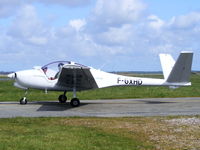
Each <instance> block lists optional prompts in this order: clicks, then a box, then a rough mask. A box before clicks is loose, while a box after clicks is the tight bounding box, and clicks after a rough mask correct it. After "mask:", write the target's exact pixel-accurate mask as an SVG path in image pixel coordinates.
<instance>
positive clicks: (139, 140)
mask: <svg viewBox="0 0 200 150" xmlns="http://www.w3.org/2000/svg"><path fill="white" fill-rule="evenodd" d="M199 124H200V117H199V116H195V117H188V116H187V117H186V116H179V117H134V118H74V117H73V118H12V119H0V126H1V128H0V149H1V150H8V149H12V150H23V149H29V150H36V149H37V150H40V149H41V150H43V149H48V150H51V149H54V150H57V149H58V150H65V149H67V150H78V149H84V150H129V149H130V150H142V149H148V150H151V149H152V150H155V149H156V150H159V149H162V150H169V149H176V150H182V149H198V148H200V126H199Z"/></svg>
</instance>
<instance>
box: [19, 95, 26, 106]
mask: <svg viewBox="0 0 200 150" xmlns="http://www.w3.org/2000/svg"><path fill="white" fill-rule="evenodd" d="M20 104H21V105H25V104H27V99H26V97H23V98H21V99H20Z"/></svg>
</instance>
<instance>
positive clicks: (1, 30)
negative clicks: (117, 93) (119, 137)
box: [0, 0, 200, 71]
mask: <svg viewBox="0 0 200 150" xmlns="http://www.w3.org/2000/svg"><path fill="white" fill-rule="evenodd" d="M199 39H200V1H198V0H190V1H183V0H176V1H172V0H162V1H158V0H109V1H108V0H74V1H71V0H7V1H3V0H0V70H3V71H17V70H23V69H29V68H32V67H33V66H42V65H44V64H47V63H49V62H51V61H55V60H71V61H75V62H78V63H81V64H84V65H88V66H92V67H94V68H99V69H102V70H105V71H121V70H123V71H160V70H161V66H160V61H159V58H158V54H159V53H170V54H171V55H172V56H173V57H174V58H175V59H176V58H177V57H178V54H179V53H180V52H181V51H193V52H194V61H193V66H192V69H193V70H200V42H199Z"/></svg>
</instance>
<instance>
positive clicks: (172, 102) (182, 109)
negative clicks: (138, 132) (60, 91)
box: [0, 98, 200, 118]
mask: <svg viewBox="0 0 200 150" xmlns="http://www.w3.org/2000/svg"><path fill="white" fill-rule="evenodd" d="M168 115H200V98H156V99H124V100H82V101H81V105H80V107H77V108H73V107H71V106H70V105H69V103H66V104H59V103H58V102H56V101H55V102H53V101H49V102H29V103H28V104H27V105H20V104H19V103H18V102H0V118H10V117H41V116H42V117H49V116H51V117H57V116H94V117H125V116H168Z"/></svg>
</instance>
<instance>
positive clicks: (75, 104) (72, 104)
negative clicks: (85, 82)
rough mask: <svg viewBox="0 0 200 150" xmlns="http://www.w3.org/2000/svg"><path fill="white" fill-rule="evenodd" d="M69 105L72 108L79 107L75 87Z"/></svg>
mask: <svg viewBox="0 0 200 150" xmlns="http://www.w3.org/2000/svg"><path fill="white" fill-rule="evenodd" d="M70 105H71V106H72V107H78V106H79V105H80V101H79V99H78V98H77V97H76V87H75V86H74V88H73V98H72V99H71V102H70Z"/></svg>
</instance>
